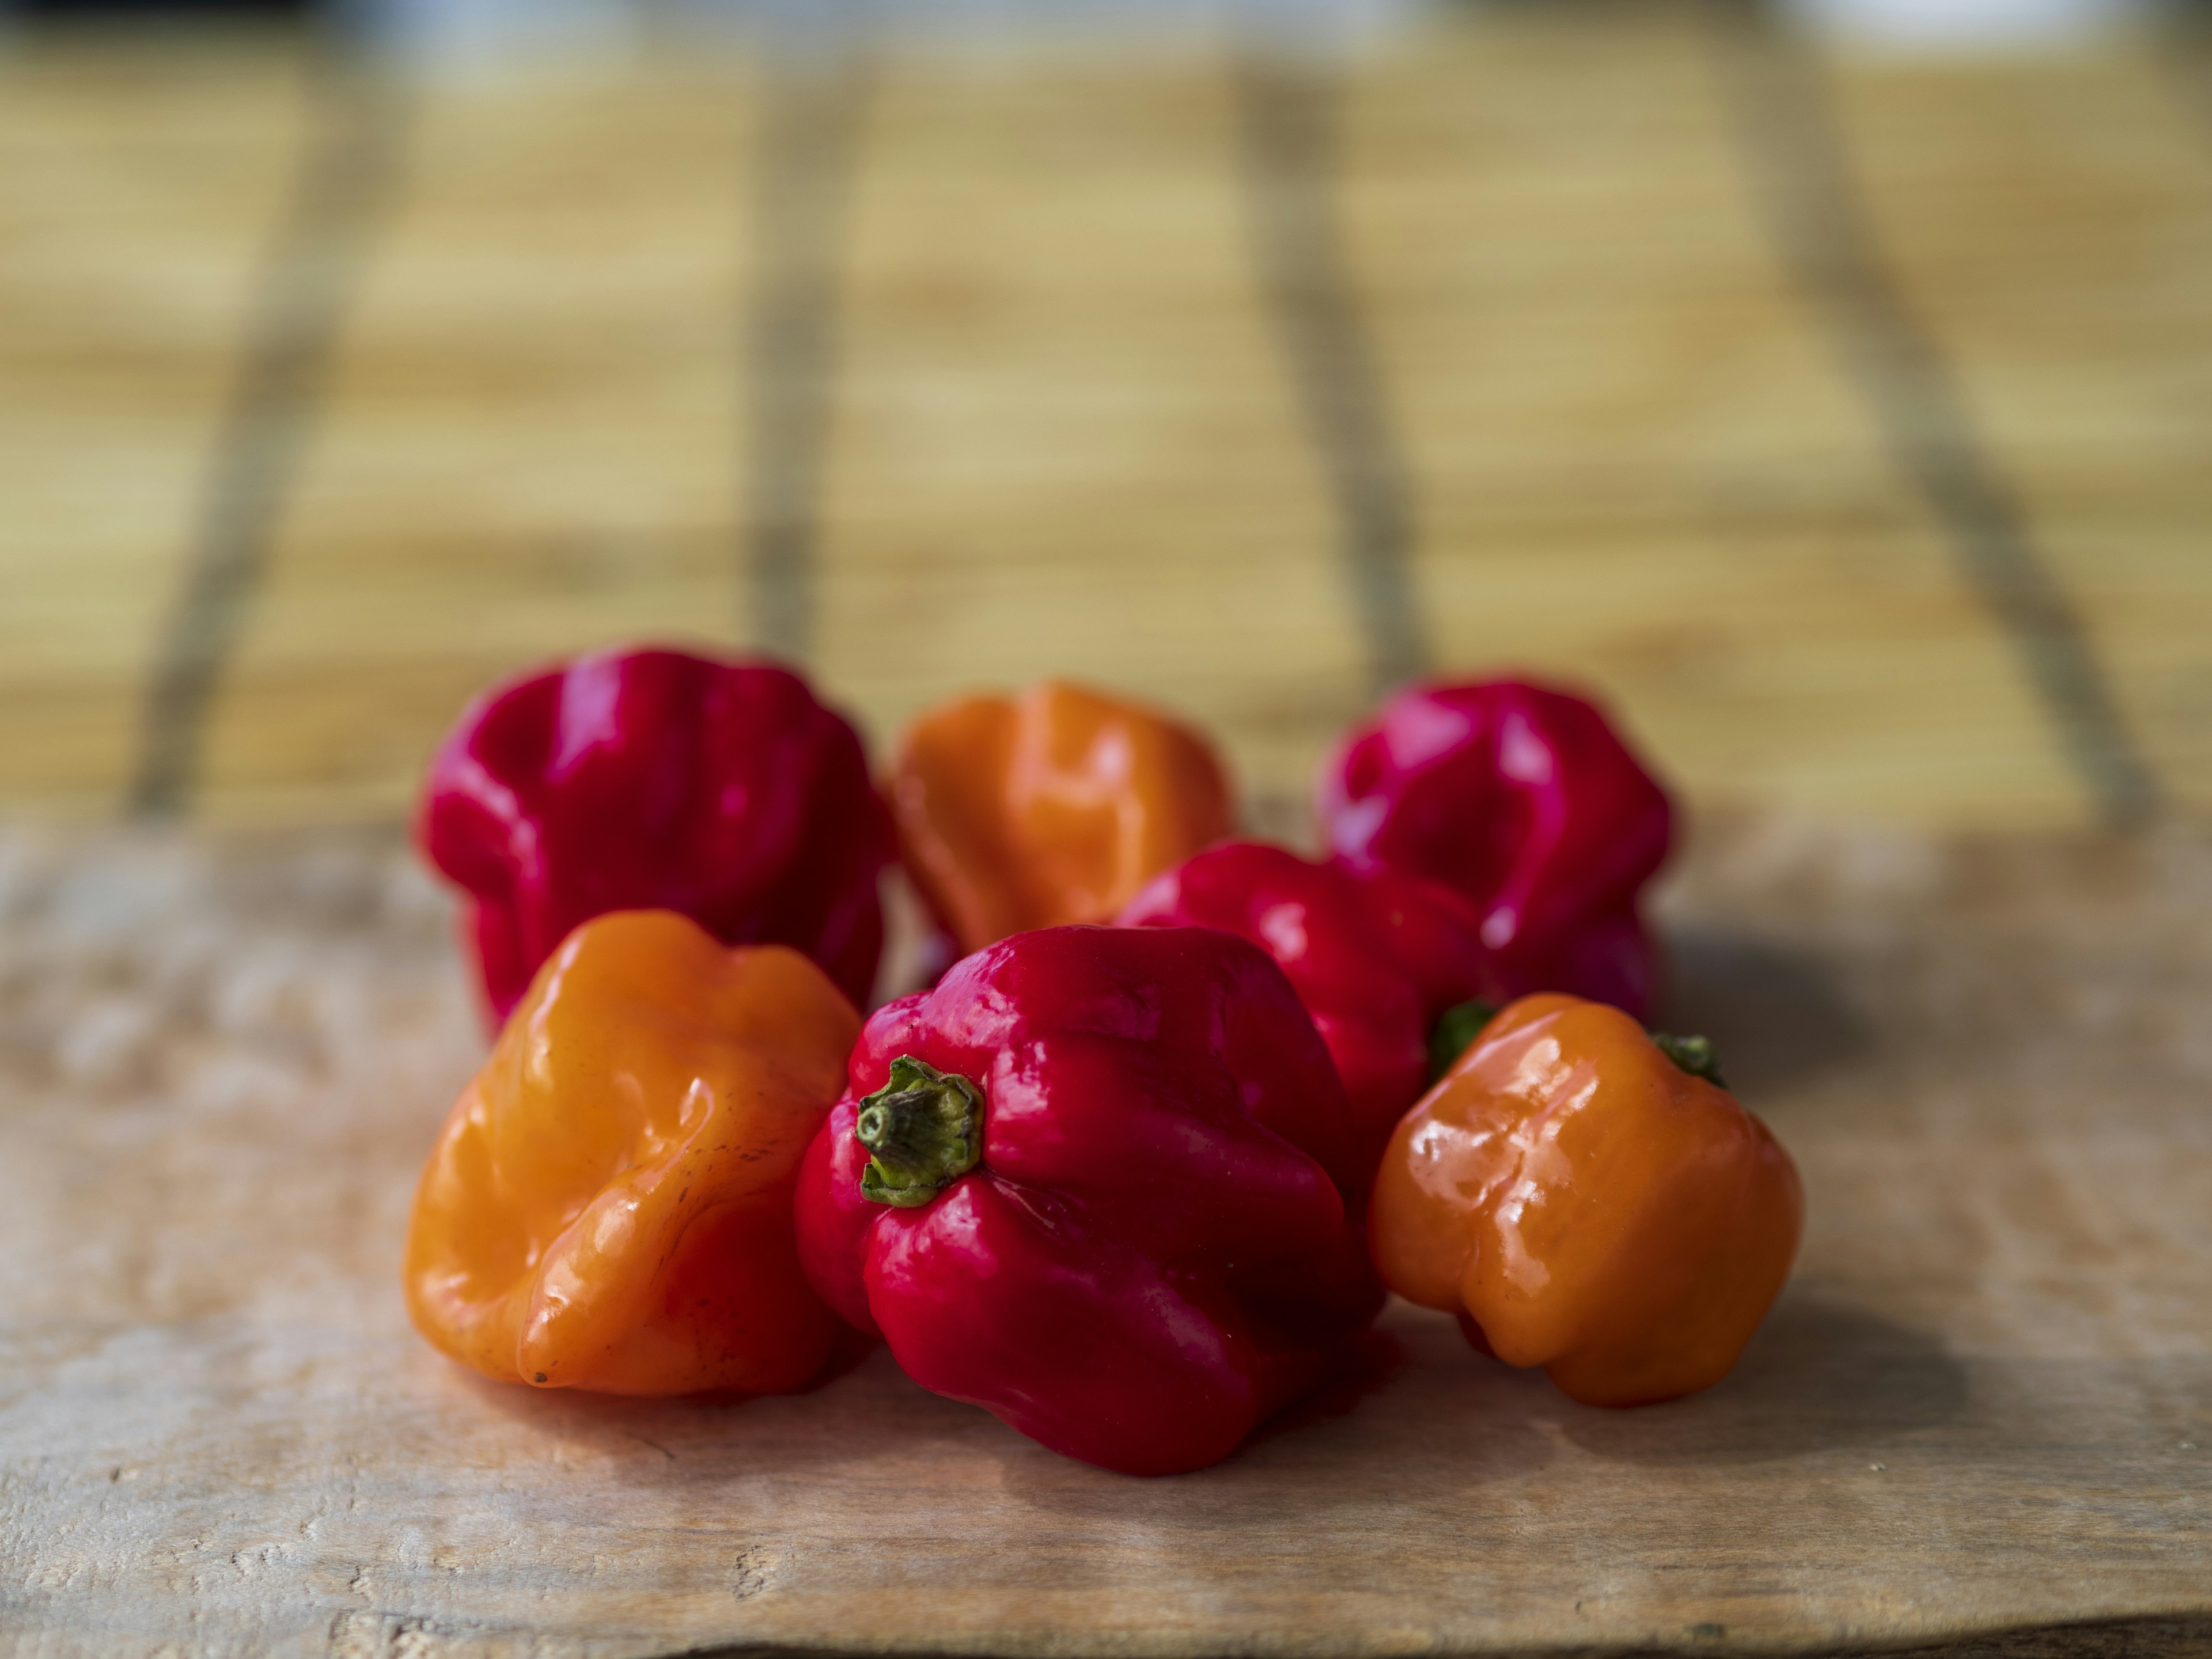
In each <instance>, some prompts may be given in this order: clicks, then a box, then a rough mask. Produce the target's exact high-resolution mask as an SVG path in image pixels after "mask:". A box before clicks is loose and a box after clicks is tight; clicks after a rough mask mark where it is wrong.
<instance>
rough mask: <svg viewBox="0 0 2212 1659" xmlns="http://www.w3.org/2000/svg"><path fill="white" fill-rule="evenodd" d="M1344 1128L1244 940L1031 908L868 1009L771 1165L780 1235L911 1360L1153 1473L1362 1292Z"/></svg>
mask: <svg viewBox="0 0 2212 1659" xmlns="http://www.w3.org/2000/svg"><path fill="white" fill-rule="evenodd" d="M1357 1156H1358V1153H1357V1145H1356V1136H1355V1133H1354V1126H1353V1125H1352V1121H1351V1115H1350V1111H1349V1109H1348V1108H1347V1106H1346V1102H1345V1097H1344V1091H1343V1088H1342V1085H1340V1084H1339V1083H1338V1081H1337V1078H1336V1073H1335V1071H1334V1068H1333V1067H1332V1066H1330V1065H1329V1062H1328V1051H1327V1050H1326V1049H1324V1048H1322V1042H1321V1039H1320V1037H1319V1036H1317V1035H1316V1033H1315V1030H1314V1028H1313V1023H1312V1022H1311V1021H1310V1019H1308V1018H1306V1014H1305V1011H1304V1009H1303V1008H1301V1007H1300V1006H1298V1000H1297V994H1296V993H1295V992H1293V991H1292V990H1291V986H1290V983H1289V981H1287V980H1285V978H1284V976H1283V973H1282V970H1281V969H1279V968H1278V967H1276V966H1275V964H1274V963H1273V962H1271V961H1269V960H1268V958H1267V957H1266V955H1265V954H1263V953H1262V952H1261V951H1259V950H1258V949H1257V948H1256V947H1255V946H1254V945H1250V944H1249V943H1247V942H1246V941H1245V940H1243V939H1237V938H1235V937H1233V936H1232V935H1231V934H1228V933H1220V932H1216V931H1214V930H1212V929H1208V928H1197V927H1177V928H1158V929H1154V928H1105V927H1060V928H1051V929H1048V930H1045V931H1043V932H1039V933H1021V934H1017V935H1016V936H1014V937H1013V938H1012V939H1006V940H1004V941H1002V942H1001V943H1000V944H997V945H992V946H989V947H988V948H987V949H985V950H983V951H980V952H978V953H976V954H975V955H974V956H971V957H967V958H966V959H964V960H963V961H962V962H960V963H957V964H956V965H955V966H954V967H953V969H951V972H950V973H948V974H947V975H945V978H944V979H943V980H942V981H940V982H939V984H938V986H937V987H936V988H935V989H933V990H931V991H928V992H925V993H923V994H920V995H917V996H913V997H908V998H907V999H905V1000H902V1001H898V1002H894V1003H891V1004H890V1005H888V1006H885V1007H884V1008H881V1009H879V1010H878V1011H877V1012H876V1013H875V1015H874V1016H873V1017H872V1018H871V1019H870V1020H869V1021H868V1024H867V1026H866V1030H864V1031H863V1032H862V1034H861V1036H860V1045H859V1047H858V1048H855V1049H854V1054H853V1063H852V1073H851V1083H850V1085H849V1086H848V1089H847V1090H846V1092H845V1096H844V1098H843V1099H842V1100H841V1101H839V1102H838V1103H837V1106H836V1109H835V1110H834V1111H832V1112H831V1114H830V1115H829V1122H828V1123H827V1124H826V1125H825V1126H824V1127H823V1130H822V1133H820V1134H819V1135H818V1136H817V1138H816V1139H815V1142H814V1144H813V1146H811V1148H809V1149H808V1152H807V1155H806V1163H805V1169H804V1170H803V1171H802V1172H801V1175H800V1177H799V1204H798V1219H799V1251H800V1255H801V1258H802V1260H803V1261H805V1266H806V1271H807V1273H808V1275H809V1276H810V1277H811V1279H812V1280H813V1282H814V1284H815V1285H816V1286H817V1288H818V1289H819V1290H820V1291H821V1292H822V1294H823V1296H824V1297H827V1298H828V1300H829V1303H830V1304H831V1305H832V1306H834V1307H835V1308H836V1310H838V1312H840V1313H841V1314H842V1315H843V1316H845V1317H846V1318H847V1319H848V1320H849V1321H851V1322H852V1323H853V1324H854V1325H855V1326H858V1327H859V1328H861V1329H862V1330H865V1331H868V1332H872V1333H880V1334H882V1336H883V1337H884V1340H886V1341H887V1342H888V1343H889V1344H890V1350H891V1352H892V1353H893V1354H894V1355H895V1356H896V1358H897V1360H898V1362H899V1364H901V1365H902V1366H903V1367H904V1368H905V1369H906V1370H907V1373H908V1375H909V1376H912V1377H913V1378H914V1379H915V1381H916V1382H918V1383H921V1385H922V1386H923V1387H924V1388H927V1389H933V1390H935V1391H936V1392H937V1393H939V1394H943V1395H951V1397H953V1398H955V1399H957V1400H964V1401H970V1402H972V1403H974V1404H975V1405H979V1406H981V1407H985V1408H986V1409H987V1410H989V1411H991V1412H992V1413H995V1414H996V1415H997V1416H998V1417H999V1418H1000V1419H1002V1420H1004V1421H1005V1422H1006V1423H1007V1424H1009V1425H1012V1427H1013V1428H1015V1429H1018V1430H1019V1431H1021V1432H1022V1433H1024V1434H1025V1435H1028V1436H1029V1437H1031V1438H1032V1439H1035V1440H1037V1441H1039V1442H1042V1443H1043V1444H1045V1445H1047V1446H1049V1447H1051V1448H1052V1449H1054V1450H1055V1451H1059V1452H1061V1453H1064V1454H1066V1455H1068V1456H1071V1457H1077V1458H1081V1459H1083V1460H1084V1461H1085V1462H1091V1463H1097V1464H1101V1465H1103V1466H1104V1467H1105V1468H1110V1469H1118V1470H1121V1471H1123V1472H1125V1473H1127V1474H1171V1473H1174V1472H1176V1471H1179V1470H1185V1469H1194V1468H1200V1467H1201V1466H1203V1465H1205V1464H1208V1463H1212V1462H1216V1461H1218V1459H1220V1458H1223V1457H1225V1456H1227V1455H1229V1453H1230V1452H1231V1451H1232V1450H1234V1449H1236V1447H1237V1444H1238V1443H1239V1442H1241V1441H1242V1440H1243V1438H1244V1437H1245V1435H1246V1434H1247V1433H1248V1432H1249V1431H1250V1430H1251V1428H1252V1427H1253V1425H1255V1424H1256V1423H1258V1422H1259V1421H1260V1419H1262V1418H1264V1417H1266V1416H1267V1414H1268V1413H1271V1412H1273V1410H1274V1409H1275V1408H1276V1407H1279V1406H1281V1405H1283V1404H1284V1403H1285V1401H1289V1400H1291V1398H1293V1397H1294V1396H1296V1395H1298V1394H1300V1393H1301V1392H1303V1391H1304V1390H1305V1389H1308V1388H1310V1386H1312V1385H1313V1384H1314V1383H1316V1382H1318V1381H1320V1380H1321V1379H1322V1377H1323V1376H1324V1375H1325V1374H1326V1372H1327V1371H1328V1369H1329V1368H1330V1366H1331V1365H1332V1364H1334V1363H1335V1362H1336V1360H1337V1358H1338V1357H1339V1355H1340V1352H1341V1350H1342V1349H1343V1347H1344V1346H1345V1345H1346V1342H1347V1341H1348V1340H1350V1339H1351V1338H1352V1337H1353V1336H1354V1335H1355V1334H1357V1333H1358V1331H1360V1330H1361V1329H1362V1328H1364V1327H1365V1326H1366V1324H1367V1323H1368V1322H1369V1321H1370V1319H1372V1317H1373V1316H1374V1315H1375V1313H1376V1310H1377V1308H1378V1307H1379V1305H1380V1304H1381V1300H1382V1291H1381V1287H1380V1286H1379V1285H1377V1284H1376V1279H1375V1277H1374V1270H1373V1268H1372V1267H1371V1265H1370V1263H1369V1261H1368V1259H1367V1255H1366V1249H1365V1245H1364V1240H1363V1238H1362V1237H1361V1235H1360V1231H1359V1229H1358V1226H1357V1225H1356V1224H1354V1223H1353V1222H1352V1221H1351V1220H1350V1219H1349V1218H1348V1216H1347V1207H1348V1206H1347V1205H1346V1194H1347V1192H1348V1191H1349V1190H1350V1186H1351V1182H1352V1178H1353V1175H1354V1170H1353V1161H1354V1159H1355V1158H1357Z"/></svg>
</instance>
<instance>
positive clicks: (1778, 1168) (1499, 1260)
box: [1368, 995, 1804, 1406]
mask: <svg viewBox="0 0 2212 1659" xmlns="http://www.w3.org/2000/svg"><path fill="white" fill-rule="evenodd" d="M1661 1041H1668V1040H1667V1039H1662V1040H1661ZM1682 1046H1683V1047H1684V1048H1687V1047H1688V1045H1686V1044H1685V1045H1682ZM1803 1219H1804V1193H1803V1188H1802V1186H1801V1185H1800V1183H1799V1181H1798V1177H1797V1169H1796V1165H1795V1164H1792V1163H1791V1162H1790V1154H1789V1153H1788V1152H1784V1150H1783V1148H1782V1146H1781V1143H1780V1142H1778V1141H1777V1140H1776V1139H1774V1137H1773V1135H1772V1134H1771V1133H1769V1132H1768V1130H1767V1128H1766V1126H1765V1124H1763V1123H1761V1122H1760V1121H1759V1120H1758V1119H1757V1118H1756V1117H1753V1115H1751V1114H1750V1113H1749V1112H1747V1111H1746V1110H1744V1109H1743V1108H1742V1107H1741V1106H1740V1105H1738V1104H1737V1103H1736V1102H1735V1097H1733V1096H1731V1095H1729V1093H1728V1092H1727V1091H1725V1090H1723V1089H1722V1088H1720V1087H1719V1086H1718V1085H1716V1084H1714V1083H1713V1082H1711V1081H1710V1080H1708V1079H1706V1078H1705V1077H1703V1076H1693V1075H1692V1074H1691V1073H1687V1072H1686V1071H1684V1070H1683V1069H1682V1068H1681V1066H1679V1065H1678V1064H1677V1063H1676V1062H1675V1061H1674V1060H1670V1059H1669V1058H1668V1056H1667V1054H1664V1053H1662V1050H1661V1048H1659V1046H1658V1045H1657V1043H1656V1042H1655V1041H1654V1040H1653V1039H1652V1038H1651V1037H1650V1036H1646V1035H1645V1033H1644V1030H1643V1029H1642V1028H1641V1027H1640V1026H1638V1024H1636V1022H1635V1021H1634V1020H1632V1019H1631V1018H1629V1017H1628V1016H1627V1015H1626V1014H1624V1013H1622V1012H1620V1010H1619V1009H1617V1008H1610V1007H1607V1006H1605V1005H1604V1004H1602V1003H1595V1002H1584V1001H1583V1000H1580V999H1579V998H1576V997H1570V996H1563V995H1541V996H1532V997H1524V998H1523V999H1522V1000H1520V1001H1518V1002H1516V1003H1514V1004H1513V1005H1512V1006H1510V1007H1508V1008H1506V1009H1505V1010H1504V1012H1502V1013H1500V1014H1499V1015H1498V1018H1496V1019H1494V1020H1493V1021H1492V1022H1491V1024H1489V1025H1488V1026H1487V1027H1486V1029H1485V1030H1483V1032H1482V1035H1481V1036H1480V1037H1479V1038H1477V1039H1476V1041H1475V1043H1474V1047H1472V1048H1469V1049H1468V1051H1467V1053H1466V1054H1464V1055H1463V1056H1462V1058H1461V1060H1460V1061H1459V1063H1458V1064H1457V1065H1455V1066H1453V1068H1452V1069H1451V1071H1450V1072H1449V1073H1447V1074H1446V1075H1445V1077H1444V1079H1443V1081H1442V1082H1440V1083H1439V1084H1437V1086H1436V1087H1435V1088H1434V1089H1433V1090H1431V1091H1430V1092H1429V1093H1428V1094H1427V1095H1426V1096H1425V1097H1423V1099H1422V1100H1421V1103H1419V1105H1418V1106H1416V1107H1415V1108H1414V1109H1413V1110H1412V1111H1411V1112H1409V1113H1407V1115H1406V1119H1405V1121H1404V1122H1402V1123H1401V1124H1400V1125H1399V1126H1398V1130H1397V1133H1395V1135H1393V1136H1392V1137H1391V1140H1390V1146H1389V1151H1388V1152H1386V1153H1385V1154H1384V1156H1383V1168H1382V1172H1381V1173H1380V1175H1378V1176H1376V1182H1375V1200H1374V1205H1373V1207H1372V1209H1371V1210H1370V1213H1369V1222H1368V1225H1369V1232H1370V1239H1371V1242H1372V1243H1373V1246H1374V1250H1375V1261H1376V1267H1379V1268H1380V1269H1381V1270H1382V1273H1383V1279H1384V1281H1385V1282H1386V1283H1388V1284H1389V1286H1390V1288H1391V1289H1392V1290H1394V1291H1397V1292H1398V1294H1399V1295H1401V1296H1402V1297H1406V1298H1407V1300H1408V1301H1412V1302H1418V1303H1419V1304H1421V1305H1423V1306H1424V1307H1430V1308H1441V1309H1443V1310H1447V1311H1455V1312H1457V1313H1459V1314H1460V1316H1461V1323H1462V1328H1465V1329H1466V1330H1467V1331H1468V1339H1469V1340H1471V1341H1474V1343H1475V1345H1476V1346H1478V1347H1485V1348H1486V1349H1487V1350H1488V1351H1490V1352H1494V1353H1495V1354H1496V1355H1497V1356H1498V1358H1500V1359H1503V1360H1504V1361H1506V1362H1507V1363H1508V1364H1514V1365H1541V1366H1543V1367H1544V1369H1545V1370H1546V1371H1547V1373H1548V1374H1549V1375H1550V1376H1551V1378H1552V1380H1553V1382H1554V1383H1557V1384H1558V1385H1559V1388H1560V1389H1563V1390H1565V1392H1566V1393H1567V1394H1569V1395H1572V1396H1573V1397H1574V1398H1575V1399H1577V1400H1579V1401H1582V1402H1583V1403H1584V1404H1585V1405H1591V1406H1638V1405H1645V1404H1649V1403H1650V1402H1652V1401H1661V1400H1672V1399H1674V1398H1675V1397H1676V1396H1678V1395H1686V1394H1691V1393H1694V1392H1695V1391H1696V1390H1698V1389H1704V1388H1709V1387H1711V1385H1712V1384H1713V1383H1717V1382H1719V1381H1720V1379H1721V1378H1722V1377H1723V1376H1726V1375H1727V1374H1728V1371H1729V1367H1731V1366H1732V1365H1734V1364H1735V1361H1736V1357H1737V1356H1738V1355H1739V1354H1741V1352H1743V1347H1744V1345H1745V1344H1746V1343H1747V1342H1748V1341H1749V1340H1751V1334H1752V1333H1753V1331H1754V1330H1755V1329H1757V1328H1758V1326H1759V1320H1760V1319H1761V1318H1762V1317H1764V1316H1765V1312H1766V1310H1767V1306H1768V1304H1771V1302H1772V1301H1773V1300H1774V1297H1775V1295H1776V1293H1777V1292H1778V1291H1780V1290H1781V1288H1782V1283H1783V1280H1784V1279H1786V1278H1788V1277H1789V1273H1790V1261H1791V1260H1792V1258H1794V1257H1795V1255H1796V1251H1797V1241H1798V1237H1799V1234H1800V1232H1801V1231H1802V1225H1803Z"/></svg>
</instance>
